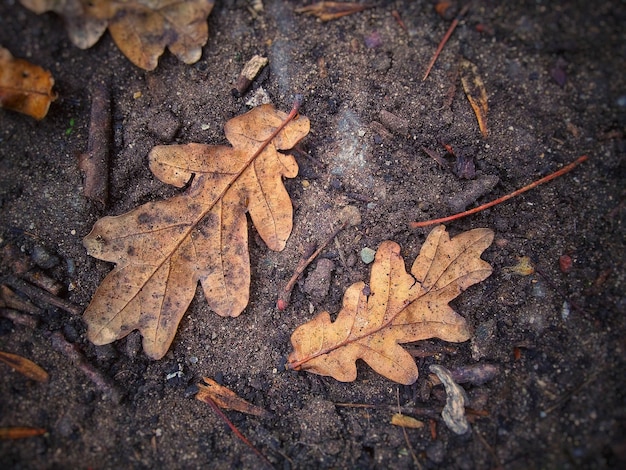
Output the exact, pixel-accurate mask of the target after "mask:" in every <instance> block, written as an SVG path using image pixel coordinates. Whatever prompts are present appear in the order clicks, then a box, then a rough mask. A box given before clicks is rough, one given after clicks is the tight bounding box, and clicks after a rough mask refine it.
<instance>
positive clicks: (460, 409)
mask: <svg viewBox="0 0 626 470" xmlns="http://www.w3.org/2000/svg"><path fill="white" fill-rule="evenodd" d="M430 371H431V372H433V373H435V374H437V377H439V380H441V382H442V383H443V386H444V387H445V389H446V405H445V406H444V407H443V411H442V412H441V417H442V418H443V422H444V423H446V426H448V428H449V429H450V430H451V431H452V432H454V433H455V434H465V433H466V432H467V431H469V423H468V422H467V418H466V417H465V405H467V403H468V399H467V395H466V393H465V390H464V389H463V388H462V387H461V386H460V385H458V384H457V383H456V382H455V381H454V379H453V378H452V375H451V374H450V371H449V370H448V369H446V368H445V367H443V366H440V365H437V364H433V365H431V366H430Z"/></svg>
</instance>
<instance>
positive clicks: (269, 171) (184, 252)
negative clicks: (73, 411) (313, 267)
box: [84, 105, 310, 359]
mask: <svg viewBox="0 0 626 470" xmlns="http://www.w3.org/2000/svg"><path fill="white" fill-rule="evenodd" d="M293 115H295V111H293V112H292V114H290V115H289V116H287V115H286V114H285V113H283V112H280V111H277V110H276V109H274V107H273V106H271V105H264V106H260V107H258V108H255V109H253V110H252V111H250V112H248V113H246V114H244V115H241V116H237V117H235V118H233V119H231V120H230V121H228V122H227V123H226V125H225V127H224V129H225V133H226V138H227V139H228V140H229V141H230V143H231V144H232V145H233V146H232V147H229V146H223V145H219V146H218V145H203V144H186V145H160V146H157V147H155V148H154V149H152V151H151V152H150V155H149V161H150V169H151V170H152V172H153V173H154V174H155V175H156V177H157V178H159V179H160V180H161V181H163V182H165V183H168V184H172V185H174V186H176V187H179V188H180V187H183V186H185V185H187V184H188V182H189V181H190V179H192V182H191V183H190V184H189V188H188V189H187V191H186V192H185V193H184V194H181V195H178V196H175V197H172V198H171V199H167V200H165V201H155V202H149V203H147V204H144V205H142V206H140V207H138V208H136V209H134V210H132V211H130V212H128V213H126V214H123V215H120V216H117V217H104V218H102V219H100V220H99V221H98V222H96V224H95V225H94V228H93V230H92V231H91V233H90V234H89V235H87V237H85V240H84V245H85V247H86V248H87V250H88V252H89V254H90V255H92V256H94V257H96V258H99V259H101V260H105V261H110V262H114V263H116V264H117V266H116V267H115V269H114V270H113V271H112V272H111V273H109V275H108V276H107V277H106V278H105V279H104V281H103V282H102V284H101V285H100V287H99V288H98V290H97V291H96V293H95V295H94V297H93V299H92V301H91V304H90V305H89V307H88V308H87V310H86V311H85V316H84V318H85V321H86V322H87V325H88V333H87V334H88V337H89V339H90V340H91V341H92V342H94V343H95V344H106V343H110V342H112V341H115V340H116V339H119V338H122V337H124V336H126V335H127V334H129V333H130V332H131V331H132V330H134V329H138V330H139V331H140V332H141V334H142V335H143V346H144V351H145V352H146V354H147V355H148V356H150V357H152V358H154V359H159V358H161V357H162V356H163V355H164V354H165V353H166V352H167V350H168V348H169V345H170V344H171V342H172V340H173V338H174V334H175V333H176V329H177V328H178V323H179V322H180V319H181V318H182V316H183V314H184V313H185V311H186V310H187V307H188V306H189V303H190V302H191V300H192V299H193V297H194V294H195V292H196V285H197V283H198V282H200V284H201V286H202V288H203V289H204V294H205V297H206V299H207V301H208V303H209V306H210V307H211V309H212V310H213V311H215V312H216V313H217V314H219V315H221V316H225V317H228V316H230V317H236V316H238V315H239V314H240V313H241V312H242V311H243V309H244V308H245V307H246V305H247V304H248V295H249V288H250V259H249V254H248V226H247V221H246V215H245V214H246V212H249V213H250V216H251V218H252V222H253V224H254V225H255V227H256V229H257V231H258V233H259V235H260V236H261V238H262V239H263V240H264V241H265V243H266V244H267V245H268V247H269V248H270V249H272V250H275V251H280V250H282V249H283V248H284V247H285V243H286V241H287V238H288V237H289V235H290V233H291V228H292V213H293V208H292V205H291V200H290V198H289V194H288V193H287V191H286V189H285V187H284V185H283V182H282V178H283V177H287V178H293V177H295V176H296V174H297V173H298V165H297V163H296V161H295V159H294V158H293V156H291V155H285V154H283V153H280V152H278V150H285V149H290V148H292V147H293V146H294V145H295V144H296V143H297V142H298V141H300V140H301V139H302V138H304V137H305V136H306V135H307V133H308V132H309V125H310V124H309V120H308V119H307V118H306V117H304V116H299V117H296V118H295V119H293V120H291V121H288V119H287V118H289V117H293ZM285 123H286V124H285ZM281 126H284V127H281ZM192 177H193V178H192Z"/></svg>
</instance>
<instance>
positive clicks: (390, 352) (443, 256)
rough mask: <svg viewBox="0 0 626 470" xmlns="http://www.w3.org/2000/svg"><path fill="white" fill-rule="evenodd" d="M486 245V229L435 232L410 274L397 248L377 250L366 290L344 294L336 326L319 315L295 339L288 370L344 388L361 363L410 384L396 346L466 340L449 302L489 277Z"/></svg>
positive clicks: (410, 363) (411, 372)
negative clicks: (324, 378)
mask: <svg viewBox="0 0 626 470" xmlns="http://www.w3.org/2000/svg"><path fill="white" fill-rule="evenodd" d="M492 241H493V232H492V231H491V230H488V229H474V230H470V231H469V232H464V233H462V234H460V235H458V236H456V237H454V238H453V239H450V238H449V236H448V233H447V232H446V230H445V227H444V226H443V225H440V226H439V227H436V228H435V229H433V231H432V232H431V233H430V234H429V236H428V238H427V239H426V241H425V242H424V245H423V246H422V249H421V251H420V254H419V256H418V257H417V258H416V259H415V262H414V263H413V266H412V268H411V273H410V274H409V273H407V272H406V269H405V267H404V261H403V259H402V257H401V256H400V247H399V246H398V244H396V243H394V242H391V241H385V242H383V243H382V244H381V246H380V247H379V249H378V251H377V252H376V259H375V261H374V265H373V266H372V273H371V277H370V286H369V288H368V287H367V286H366V285H365V283H363V282H358V283H355V284H353V285H352V286H350V287H349V288H348V289H347V290H346V292H345V294H344V299H343V307H342V309H341V311H340V312H339V314H338V315H337V319H336V320H335V321H334V322H331V320H330V314H329V313H328V312H323V313H321V314H319V315H318V316H317V317H315V318H313V319H312V320H311V321H309V322H307V323H305V324H304V325H301V326H300V327H298V328H297V329H296V330H295V331H294V332H293V334H292V336H291V343H292V345H293V348H294V350H293V352H292V353H291V354H290V355H289V359H288V367H289V368H291V369H295V370H306V371H309V372H313V373H316V374H320V375H328V376H331V377H334V378H335V379H337V380H340V381H342V382H350V381H353V380H355V379H356V375H357V369H356V364H355V361H356V360H357V359H363V360H364V361H365V362H367V363H368V364H369V365H370V366H371V367H372V368H373V369H374V370H375V371H376V372H378V373H379V374H381V375H383V376H385V377H387V378H389V379H391V380H394V381H396V382H399V383H402V384H407V385H408V384H412V383H414V382H415V381H416V380H417V377H418V370H417V366H416V364H415V361H414V360H413V358H412V357H411V355H410V354H409V353H408V352H407V351H406V350H405V349H403V348H402V347H401V346H400V343H408V342H412V341H419V340H423V339H427V338H433V337H436V338H440V339H443V340H445V341H452V342H461V341H466V340H467V339H469V337H470V334H469V330H468V327H467V324H466V321H465V319H464V318H463V317H461V316H460V315H458V314H457V313H456V312H454V310H452V309H451V308H450V307H449V306H448V302H450V301H451V300H452V299H454V298H455V297H457V296H458V295H459V294H460V293H461V292H462V291H464V290H465V289H467V288H468V287H469V286H471V285H473V284H476V283H477V282H480V281H482V280H483V279H485V278H487V277H488V276H489V275H490V274H491V266H490V265H489V264H488V263H487V262H485V261H483V260H481V259H480V255H481V253H482V252H483V251H484V250H485V249H486V248H487V247H488V246H489V245H490V244H491V242H492Z"/></svg>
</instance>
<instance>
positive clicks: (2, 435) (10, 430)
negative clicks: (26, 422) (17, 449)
mask: <svg viewBox="0 0 626 470" xmlns="http://www.w3.org/2000/svg"><path fill="white" fill-rule="evenodd" d="M47 432H48V431H46V430H45V429H43V428H31V427H28V426H13V427H4V428H0V439H2V440H6V439H24V438H25V437H34V436H41V435H43V434H45V433H47Z"/></svg>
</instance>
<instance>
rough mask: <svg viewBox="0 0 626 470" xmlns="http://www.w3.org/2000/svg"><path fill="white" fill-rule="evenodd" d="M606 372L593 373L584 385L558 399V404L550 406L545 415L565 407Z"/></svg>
mask: <svg viewBox="0 0 626 470" xmlns="http://www.w3.org/2000/svg"><path fill="white" fill-rule="evenodd" d="M602 372H604V371H603V370H602V369H600V370H597V371H595V372H593V373H592V374H591V375H590V376H589V378H588V379H587V380H585V381H584V382H583V383H581V384H580V385H578V386H577V387H575V388H573V389H572V390H570V391H569V392H566V393H565V394H564V395H562V396H561V397H560V398H558V399H557V400H556V402H554V403H553V404H552V405H551V406H549V407H548V408H546V409H545V410H543V412H544V413H545V414H549V413H552V412H553V411H554V410H556V409H557V408H558V407H560V406H562V405H564V404H565V403H567V402H568V401H569V400H570V399H571V398H572V397H573V396H574V395H576V394H577V393H578V392H580V391H581V390H582V389H583V388H585V387H586V386H587V385H589V384H590V383H591V382H593V381H594V380H596V378H597V377H598V376H599V375H600V374H601V373H602Z"/></svg>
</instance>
